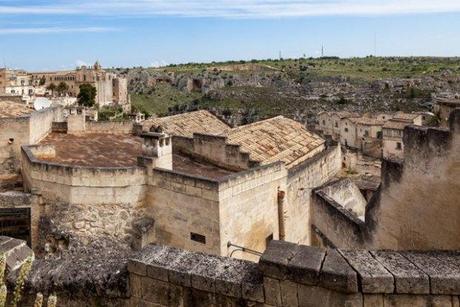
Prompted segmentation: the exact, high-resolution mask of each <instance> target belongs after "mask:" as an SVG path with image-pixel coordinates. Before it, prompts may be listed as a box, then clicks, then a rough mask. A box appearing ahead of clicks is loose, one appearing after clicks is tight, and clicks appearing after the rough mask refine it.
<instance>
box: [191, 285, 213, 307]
mask: <svg viewBox="0 0 460 307" xmlns="http://www.w3.org/2000/svg"><path fill="white" fill-rule="evenodd" d="M189 304H190V306H197V307H200V306H203V307H208V306H211V307H213V306H216V297H215V294H214V293H210V292H207V291H200V290H197V289H192V295H191V300H190V301H189Z"/></svg>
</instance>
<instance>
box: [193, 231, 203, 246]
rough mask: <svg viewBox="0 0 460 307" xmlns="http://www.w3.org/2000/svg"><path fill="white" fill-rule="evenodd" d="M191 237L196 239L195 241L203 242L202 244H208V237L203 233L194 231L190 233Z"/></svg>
mask: <svg viewBox="0 0 460 307" xmlns="http://www.w3.org/2000/svg"><path fill="white" fill-rule="evenodd" d="M190 239H191V240H192V241H195V242H199V243H202V244H206V237H205V236H203V235H200V234H197V233H194V232H191V233H190Z"/></svg>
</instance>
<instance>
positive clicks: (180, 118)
mask: <svg viewBox="0 0 460 307" xmlns="http://www.w3.org/2000/svg"><path fill="white" fill-rule="evenodd" d="M159 126H161V128H162V129H163V131H164V132H166V133H168V134H171V135H177V136H185V137H193V133H205V134H222V133H224V132H225V131H227V130H229V129H230V127H229V126H228V125H227V124H226V123H224V122H223V121H221V120H220V119H219V118H217V117H216V116H215V115H213V114H211V113H210V112H208V111H205V110H200V111H195V112H189V113H183V114H178V115H173V116H167V117H158V118H152V119H148V120H146V121H144V122H143V123H142V127H143V129H144V130H147V131H149V130H150V128H152V127H153V128H154V129H155V128H157V127H159Z"/></svg>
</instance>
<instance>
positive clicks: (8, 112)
mask: <svg viewBox="0 0 460 307" xmlns="http://www.w3.org/2000/svg"><path fill="white" fill-rule="evenodd" d="M33 111H34V110H33V109H31V108H28V107H27V106H26V105H24V104H20V103H17V102H11V101H0V118H14V117H19V116H24V115H28V114H30V113H32V112H33Z"/></svg>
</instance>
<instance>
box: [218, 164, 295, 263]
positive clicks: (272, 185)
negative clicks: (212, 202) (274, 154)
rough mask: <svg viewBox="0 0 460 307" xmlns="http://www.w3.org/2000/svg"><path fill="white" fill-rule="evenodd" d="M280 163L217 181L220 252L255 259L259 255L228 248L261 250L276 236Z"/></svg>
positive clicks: (281, 178)
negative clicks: (233, 245) (230, 244)
mask: <svg viewBox="0 0 460 307" xmlns="http://www.w3.org/2000/svg"><path fill="white" fill-rule="evenodd" d="M286 177H287V171H286V169H285V168H284V166H283V164H282V163H280V162H279V163H274V164H270V165H264V166H260V167H258V168H254V169H250V170H248V171H245V172H240V173H237V174H234V175H231V176H229V177H227V178H225V179H222V180H221V182H220V184H219V200H220V203H219V217H220V221H221V222H220V250H221V253H220V255H222V256H230V255H232V256H233V257H235V258H240V259H247V260H254V261H257V260H258V258H259V256H258V255H253V254H251V253H246V252H243V251H242V250H241V249H239V248H235V247H229V246H228V245H227V244H228V243H229V242H231V243H232V244H236V245H238V246H242V247H245V248H249V249H252V250H254V251H257V252H260V253H262V252H263V251H264V250H265V248H266V246H267V242H269V241H270V240H271V239H278V238H279V222H280V221H279V218H280V217H279V214H278V206H279V203H278V193H279V192H280V191H286Z"/></svg>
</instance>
